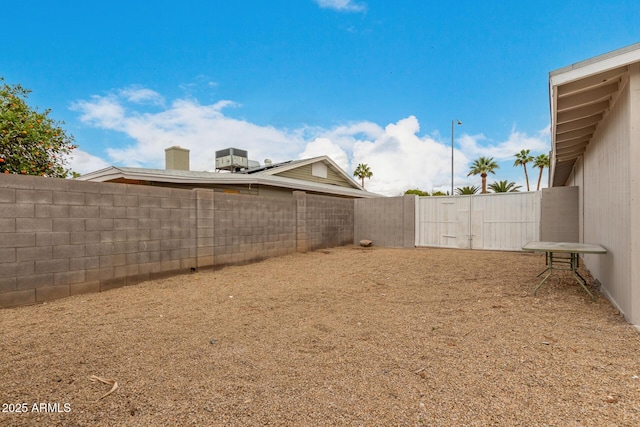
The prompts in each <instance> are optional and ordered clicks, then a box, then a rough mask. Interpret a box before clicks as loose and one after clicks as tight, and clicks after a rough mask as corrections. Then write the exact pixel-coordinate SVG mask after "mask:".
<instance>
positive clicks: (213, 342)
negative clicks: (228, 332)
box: [209, 338, 218, 344]
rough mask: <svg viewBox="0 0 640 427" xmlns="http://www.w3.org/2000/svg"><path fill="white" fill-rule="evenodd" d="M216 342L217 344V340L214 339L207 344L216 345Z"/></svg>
mask: <svg viewBox="0 0 640 427" xmlns="http://www.w3.org/2000/svg"><path fill="white" fill-rule="evenodd" d="M217 342H218V340H217V339H215V338H213V339H211V341H209V343H210V344H215V343H217Z"/></svg>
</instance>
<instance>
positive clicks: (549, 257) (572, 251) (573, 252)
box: [522, 242, 607, 301]
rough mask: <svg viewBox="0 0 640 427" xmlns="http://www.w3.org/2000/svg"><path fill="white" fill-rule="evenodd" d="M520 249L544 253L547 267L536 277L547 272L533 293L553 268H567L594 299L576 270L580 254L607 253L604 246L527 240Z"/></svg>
mask: <svg viewBox="0 0 640 427" xmlns="http://www.w3.org/2000/svg"><path fill="white" fill-rule="evenodd" d="M522 250H524V251H531V252H544V253H545V262H546V266H547V268H545V269H544V270H542V271H541V272H540V273H539V274H538V275H537V276H536V277H540V276H542V275H543V274H544V273H545V272H547V274H546V275H545V276H544V278H543V279H542V280H541V281H540V283H538V286H536V287H535V289H534V290H533V294H534V295H535V294H536V292H538V289H540V286H542V285H543V284H544V282H546V281H547V279H548V278H549V276H551V273H553V270H568V271H571V274H573V277H574V278H575V279H576V281H577V282H578V284H580V286H582V289H584V290H585V291H586V292H587V293H588V294H589V296H590V297H591V300H592V301H594V300H595V297H594V296H593V294H592V293H591V291H589V288H588V287H587V281H586V280H585V278H584V277H582V276H581V275H580V273H579V272H578V268H579V267H580V254H604V253H607V250H606V249H605V248H603V247H602V246H600V245H597V244H592V243H570V242H528V243H527V244H526V245H524V246H523V247H522Z"/></svg>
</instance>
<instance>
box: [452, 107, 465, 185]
mask: <svg viewBox="0 0 640 427" xmlns="http://www.w3.org/2000/svg"><path fill="white" fill-rule="evenodd" d="M455 122H458V126H460V125H461V124H462V122H461V121H460V120H457V119H454V120H451V195H452V196H453V135H454V127H453V125H454V124H455Z"/></svg>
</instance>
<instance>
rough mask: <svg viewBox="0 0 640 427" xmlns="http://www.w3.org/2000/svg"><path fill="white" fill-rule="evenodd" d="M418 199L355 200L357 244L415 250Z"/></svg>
mask: <svg viewBox="0 0 640 427" xmlns="http://www.w3.org/2000/svg"><path fill="white" fill-rule="evenodd" d="M416 199H417V198H416V196H414V195H405V196H400V197H384V198H375V199H356V200H354V208H355V219H354V224H355V231H354V243H358V242H359V241H360V240H363V239H367V240H371V241H373V244H374V245H375V246H388V247H396V248H402V247H405V248H409V247H410V248H412V247H415V220H416V219H415V216H416V215H415V208H416Z"/></svg>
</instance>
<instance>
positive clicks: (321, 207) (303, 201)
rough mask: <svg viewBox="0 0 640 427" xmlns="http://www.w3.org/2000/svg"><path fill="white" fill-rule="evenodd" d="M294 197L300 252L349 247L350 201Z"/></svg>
mask: <svg viewBox="0 0 640 427" xmlns="http://www.w3.org/2000/svg"><path fill="white" fill-rule="evenodd" d="M294 197H295V198H296V201H297V206H298V215H299V218H298V220H299V223H298V226H299V230H300V231H299V235H298V239H299V240H298V246H299V247H300V248H305V249H306V250H311V251H314V250H317V249H322V248H330V247H335V246H342V245H347V244H351V243H353V236H354V234H353V233H354V201H353V200H351V199H340V198H335V197H328V196H320V195H314V194H306V193H304V192H295V193H294ZM301 208H302V209H301Z"/></svg>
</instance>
